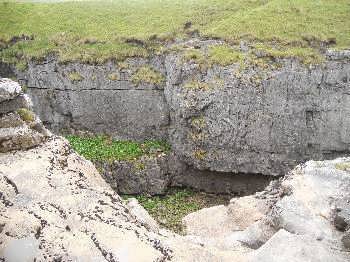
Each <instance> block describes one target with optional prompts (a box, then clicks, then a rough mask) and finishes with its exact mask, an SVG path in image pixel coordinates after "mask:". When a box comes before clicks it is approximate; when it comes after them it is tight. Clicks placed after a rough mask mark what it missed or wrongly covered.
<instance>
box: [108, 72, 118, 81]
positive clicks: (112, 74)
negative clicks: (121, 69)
mask: <svg viewBox="0 0 350 262" xmlns="http://www.w3.org/2000/svg"><path fill="white" fill-rule="evenodd" d="M108 79H109V80H111V81H116V80H119V75H118V74H117V73H111V74H109V75H108Z"/></svg>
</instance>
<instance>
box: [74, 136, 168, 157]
mask: <svg viewBox="0 0 350 262" xmlns="http://www.w3.org/2000/svg"><path fill="white" fill-rule="evenodd" d="M67 139H68V141H69V143H70V144H71V146H72V147H73V149H74V150H75V151H77V152H78V153H79V154H81V155H82V156H84V157H85V158H87V159H90V160H101V161H113V160H134V159H138V158H140V157H141V156H142V155H151V154H155V153H158V152H165V153H167V152H169V150H170V146H169V144H168V143H166V142H165V141H152V140H148V141H145V142H144V143H138V142H133V141H118V140H113V139H110V138H108V137H106V136H95V137H80V136H73V135H69V136H67Z"/></svg>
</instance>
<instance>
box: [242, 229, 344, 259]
mask: <svg viewBox="0 0 350 262" xmlns="http://www.w3.org/2000/svg"><path fill="white" fill-rule="evenodd" d="M348 259H349V257H348V255H347V254H346V253H342V252H339V251H337V250H334V249H332V248H330V247H327V246H326V245H324V243H322V242H320V241H317V240H316V239H314V238H312V237H310V236H309V235H296V234H291V233H289V232H287V231H285V230H283V229H281V230H279V231H278V232H277V233H276V234H275V235H274V236H273V237H272V238H271V239H270V240H269V241H268V242H267V243H266V244H265V245H263V246H262V247H261V248H259V249H258V250H256V251H254V252H253V254H252V255H251V258H250V259H249V260H248V261H251V262H265V261H266V262H280V261H284V262H304V261H312V262H323V261H332V262H345V261H348Z"/></svg>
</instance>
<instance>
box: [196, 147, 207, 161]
mask: <svg viewBox="0 0 350 262" xmlns="http://www.w3.org/2000/svg"><path fill="white" fill-rule="evenodd" d="M193 156H194V157H195V158H196V159H198V160H204V159H205V158H206V156H207V152H206V151H205V150H202V149H198V150H195V151H194V152H193Z"/></svg>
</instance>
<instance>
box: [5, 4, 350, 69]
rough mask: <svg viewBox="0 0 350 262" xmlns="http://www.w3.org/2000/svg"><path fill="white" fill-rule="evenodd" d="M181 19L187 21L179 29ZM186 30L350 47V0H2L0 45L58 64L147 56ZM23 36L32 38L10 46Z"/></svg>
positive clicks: (9, 56)
mask: <svg viewBox="0 0 350 262" xmlns="http://www.w3.org/2000/svg"><path fill="white" fill-rule="evenodd" d="M187 22H191V26H189V27H190V28H187V29H185V28H184V25H185V24H186V23H187ZM188 25H189V24H188ZM191 30H198V31H199V32H200V35H201V36H210V37H220V38H222V39H225V40H227V41H228V42H235V41H238V40H241V39H245V40H247V41H251V42H257V43H264V45H267V46H268V47H271V46H273V47H275V46H276V45H278V46H279V47H282V48H287V49H288V48H291V47H293V48H295V47H298V48H309V47H310V46H311V47H312V48H318V47H319V46H320V43H321V42H322V41H323V42H329V43H334V42H335V43H334V44H333V47H334V48H338V49H343V48H349V47H350V1H348V0H114V1H79V2H68V1H64V2H54V3H45V2H44V3H43V2H28V1H22V2H14V1H10V2H0V48H1V46H3V47H7V48H4V49H3V50H2V51H0V57H1V59H2V60H3V61H4V62H13V63H18V62H19V61H21V60H22V61H23V60H28V59H32V58H34V59H40V58H42V57H44V56H45V55H47V54H48V53H51V52H54V53H56V54H58V56H59V58H60V60H61V61H63V62H64V61H76V60H79V61H83V62H88V63H102V62H104V61H106V60H107V59H111V58H113V59H116V60H123V59H125V58H126V57H130V56H142V57H145V56H148V55H149V54H153V53H154V52H159V51H160V50H162V45H163V44H164V42H166V41H169V40H171V39H173V38H175V37H176V38H186V37H188V35H186V33H187V32H188V31H191ZM22 34H24V35H27V36H33V40H27V41H18V42H16V43H14V44H13V43H12V44H10V45H9V43H10V40H11V39H13V37H14V36H21V35H22ZM132 39H134V40H135V39H137V40H141V41H143V44H141V45H140V44H137V43H136V42H135V41H131V42H130V40H132ZM128 40H129V41H128ZM291 50H292V51H291V54H293V49H291ZM294 50H295V49H294ZM284 52H286V51H284ZM287 52H288V51H287Z"/></svg>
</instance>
